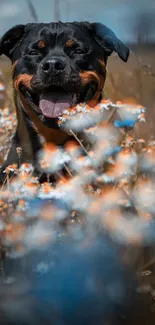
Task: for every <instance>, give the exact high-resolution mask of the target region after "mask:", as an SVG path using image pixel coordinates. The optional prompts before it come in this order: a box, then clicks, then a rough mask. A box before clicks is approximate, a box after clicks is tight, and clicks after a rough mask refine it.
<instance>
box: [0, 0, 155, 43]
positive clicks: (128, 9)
mask: <svg viewBox="0 0 155 325" xmlns="http://www.w3.org/2000/svg"><path fill="white" fill-rule="evenodd" d="M31 1H32V3H33V4H34V6H35V8H36V11H37V14H38V17H39V21H42V22H50V21H54V20H55V17H54V1H55V0H31ZM59 2H60V15H61V20H62V21H74V20H90V21H98V22H102V23H104V24H105V25H107V26H108V27H110V28H111V29H113V31H114V32H115V33H116V34H117V36H118V37H120V38H121V39H122V40H123V41H132V40H133V39H134V38H135V35H134V24H135V22H136V15H137V14H139V13H140V12H142V11H144V12H148V13H149V14H150V15H154V17H155V0H147V1H146V0H145V1H144V0H59ZM31 21H32V18H31V16H30V12H29V9H28V6H27V2H26V0H0V36H2V35H3V33H4V32H6V31H7V30H8V29H9V28H11V27H12V26H14V25H16V24H21V23H28V22H31ZM154 37H155V35H154Z"/></svg>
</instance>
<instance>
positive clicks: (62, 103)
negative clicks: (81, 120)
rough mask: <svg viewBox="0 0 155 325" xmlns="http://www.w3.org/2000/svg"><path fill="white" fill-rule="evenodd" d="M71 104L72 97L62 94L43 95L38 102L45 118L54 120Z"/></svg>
mask: <svg viewBox="0 0 155 325" xmlns="http://www.w3.org/2000/svg"><path fill="white" fill-rule="evenodd" d="M71 104H72V96H71V95H69V94H64V93H49V94H44V95H43V96H42V98H41V99H40V101H39V108H40V109H41V111H42V114H43V115H44V116H45V117H49V118H56V117H58V116H59V115H61V114H62V113H63V111H64V110H65V109H66V108H69V107H70V106H71Z"/></svg>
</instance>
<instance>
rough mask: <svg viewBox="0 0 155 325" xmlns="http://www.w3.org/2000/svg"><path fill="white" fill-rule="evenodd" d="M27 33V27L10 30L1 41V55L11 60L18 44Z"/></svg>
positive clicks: (15, 27)
mask: <svg viewBox="0 0 155 325" xmlns="http://www.w3.org/2000/svg"><path fill="white" fill-rule="evenodd" d="M24 32H25V25H16V26H14V27H12V28H11V29H9V30H8V31H7V32H6V33H5V34H4V35H3V36H2V38H1V40H0V55H2V54H4V55H6V56H8V57H9V58H10V59H11V58H12V54H13V50H14V48H15V46H16V45H17V43H18V42H19V41H20V39H21V38H22V36H23V34H24Z"/></svg>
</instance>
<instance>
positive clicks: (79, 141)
mask: <svg viewBox="0 0 155 325" xmlns="http://www.w3.org/2000/svg"><path fill="white" fill-rule="evenodd" d="M69 131H70V133H71V135H72V136H73V137H74V138H75V140H76V141H77V142H78V143H79V145H80V146H81V148H82V149H83V150H84V152H85V154H86V155H87V156H89V154H88V151H87V150H86V148H85V147H84V145H83V144H82V142H81V140H80V139H79V138H78V137H77V135H76V134H75V133H74V132H73V131H72V130H71V129H69Z"/></svg>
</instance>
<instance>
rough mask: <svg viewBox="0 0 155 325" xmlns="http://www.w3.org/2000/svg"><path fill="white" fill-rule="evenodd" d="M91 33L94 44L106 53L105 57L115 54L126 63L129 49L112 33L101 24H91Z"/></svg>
mask: <svg viewBox="0 0 155 325" xmlns="http://www.w3.org/2000/svg"><path fill="white" fill-rule="evenodd" d="M90 26H91V31H92V34H93V37H94V38H95V40H96V42H97V43H98V44H99V45H100V46H101V47H102V48H103V49H104V50H105V51H106V52H107V56H109V55H111V54H112V52H113V51H114V52H116V53H117V54H118V55H119V57H120V58H121V59H122V60H123V61H124V62H127V60H128V57H129V48H128V47H127V46H126V45H125V44H123V43H122V42H121V40H120V39H118V38H117V36H116V35H115V34H114V32H113V31H112V30H111V29H110V28H108V27H106V26H105V25H103V24H101V23H91V24H90Z"/></svg>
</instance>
